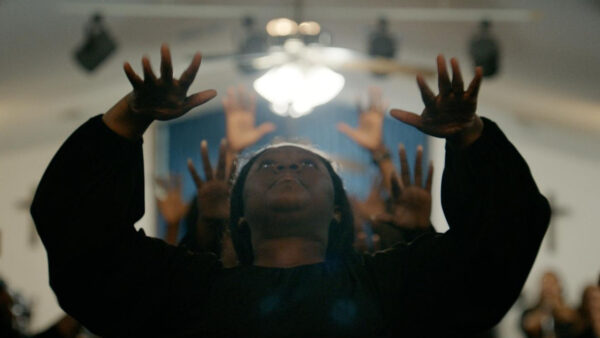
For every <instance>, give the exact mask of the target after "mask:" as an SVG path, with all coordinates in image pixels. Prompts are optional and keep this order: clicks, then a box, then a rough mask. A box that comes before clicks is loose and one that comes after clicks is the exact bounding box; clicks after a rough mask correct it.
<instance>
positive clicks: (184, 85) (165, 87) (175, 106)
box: [123, 44, 217, 120]
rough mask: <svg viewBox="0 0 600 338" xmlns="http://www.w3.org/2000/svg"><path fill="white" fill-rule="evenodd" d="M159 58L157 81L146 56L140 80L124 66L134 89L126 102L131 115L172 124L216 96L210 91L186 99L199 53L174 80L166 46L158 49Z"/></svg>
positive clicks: (199, 56) (199, 58)
mask: <svg viewBox="0 0 600 338" xmlns="http://www.w3.org/2000/svg"><path fill="white" fill-rule="evenodd" d="M160 54H161V62H160V78H157V77H156V75H154V72H153V71H152V66H151V65H150V59H149V58H148V57H147V56H144V57H142V68H143V72H144V79H143V80H142V79H141V78H140V77H139V76H138V75H137V74H136V73H135V72H134V71H133V69H132V68H131V65H130V64H129V62H126V63H125V64H124V66H123V69H124V70H125V74H126V75H127V78H128V79H129V82H131V85H132V86H133V91H132V92H131V94H130V95H129V96H128V100H127V101H128V103H129V107H130V108H131V111H132V112H133V113H134V114H137V115H142V116H144V117H147V118H151V119H153V120H171V119H174V118H177V117H179V116H181V115H183V114H185V113H187V112H188V111H189V110H190V109H192V108H194V107H196V106H199V105H201V104H203V103H205V102H206V101H208V100H210V99H212V98H213V97H215V96H216V94H217V93H216V91H214V90H212V89H209V90H205V91H202V92H199V93H195V94H193V95H190V96H187V91H188V89H189V88H190V85H191V84H192V82H193V81H194V78H195V77H196V73H197V72H198V69H199V68H200V62H201V60H202V56H201V55H200V53H196V54H195V55H194V59H193V60H192V63H191V64H190V65H189V67H188V68H187V69H186V70H185V71H184V72H183V74H181V77H180V78H179V79H175V78H173V65H172V63H171V53H170V51H169V47H168V46H167V45H166V44H163V45H162V46H161V49H160Z"/></svg>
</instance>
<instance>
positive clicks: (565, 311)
mask: <svg viewBox="0 0 600 338" xmlns="http://www.w3.org/2000/svg"><path fill="white" fill-rule="evenodd" d="M562 293H563V292H562V286H561V284H560V281H559V279H558V276H557V275H556V273H554V272H552V271H548V272H546V273H544V275H543V277H542V283H541V292H540V298H539V300H538V303H537V304H536V305H535V306H534V307H533V308H530V309H528V310H525V312H523V315H522V317H521V328H522V329H523V332H524V333H525V334H526V335H527V337H531V338H538V337H539V338H547V337H557V338H565V337H575V336H576V335H577V332H578V331H579V327H580V318H579V316H578V314H577V312H576V311H575V310H574V309H572V308H571V307H569V306H568V305H567V304H566V303H565V301H564V299H563V294H562Z"/></svg>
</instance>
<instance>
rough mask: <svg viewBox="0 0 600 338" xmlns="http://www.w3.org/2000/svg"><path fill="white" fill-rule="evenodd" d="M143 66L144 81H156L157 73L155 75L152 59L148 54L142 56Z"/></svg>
mask: <svg viewBox="0 0 600 338" xmlns="http://www.w3.org/2000/svg"><path fill="white" fill-rule="evenodd" d="M142 68H143V69H144V82H146V83H155V82H156V75H154V71H152V65H151V64H150V59H149V58H148V57H147V56H144V57H143V58H142Z"/></svg>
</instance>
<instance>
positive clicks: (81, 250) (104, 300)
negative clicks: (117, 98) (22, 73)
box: [31, 116, 218, 336]
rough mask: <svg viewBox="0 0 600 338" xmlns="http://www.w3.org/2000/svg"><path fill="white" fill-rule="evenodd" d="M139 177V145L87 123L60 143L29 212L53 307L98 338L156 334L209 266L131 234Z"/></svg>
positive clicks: (98, 120) (205, 278) (206, 260)
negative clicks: (43, 256) (43, 254)
mask: <svg viewBox="0 0 600 338" xmlns="http://www.w3.org/2000/svg"><path fill="white" fill-rule="evenodd" d="M143 175H144V174H143V158H142V142H141V140H139V141H135V142H134V141H130V140H127V139H124V138H122V137H120V136H119V135H117V134H115V133H114V132H112V131H111V130H110V129H109V128H108V127H107V126H106V125H105V124H104V122H103V121H102V117H101V116H96V117H94V118H92V119H90V120H89V121H88V122H86V123H85V124H84V125H82V126H81V127H80V128H79V129H77V130H76V131H75V132H74V133H73V134H72V135H71V136H70V137H69V138H68V139H67V141H65V143H64V144H63V145H62V146H61V148H60V149H59V151H58V152H57V154H56V155H55V156H54V158H53V159H52V161H51V163H50V165H49V166H48V168H47V169H46V172H45V173H44V176H43V177H42V180H41V182H40V184H39V186H38V189H37V191H36V195H35V197H34V201H33V203H32V206H31V214H32V216H33V219H34V221H35V224H36V228H37V230H38V233H39V235H40V237H41V239H42V242H43V243H44V246H45V248H46V251H47V256H48V265H49V273H50V285H51V287H52V289H53V291H54V292H55V294H56V296H57V298H58V301H59V303H60V305H61V307H62V308H63V309H64V310H65V311H66V312H67V313H69V314H70V315H71V316H73V317H74V318H76V319H77V320H78V321H79V322H81V323H82V324H83V325H85V326H86V327H88V328H89V329H90V330H92V331H93V332H95V333H97V334H100V335H102V336H139V335H141V334H143V333H144V332H152V333H154V334H156V333H157V332H160V329H161V328H162V327H167V326H168V320H169V318H170V317H169V315H173V313H176V311H175V310H174V309H173V306H174V304H173V301H174V299H179V295H181V293H182V292H184V290H182V287H183V288H184V289H185V286H190V287H191V286H193V285H195V287H197V288H199V289H202V287H203V286H206V285H208V284H209V283H210V278H211V272H212V271H214V269H216V268H217V267H218V263H217V262H216V259H215V258H214V257H213V256H210V255H205V256H200V255H191V254H189V253H186V252H185V250H183V249H177V248H175V247H172V246H169V245H167V244H166V243H164V242H163V241H160V240H158V239H153V238H149V237H146V236H145V234H144V232H143V231H139V232H138V231H135V228H134V227H133V224H134V223H135V222H136V221H137V220H139V218H141V216H142V215H143V213H144V201H143V196H144V188H143V183H144V182H143ZM191 266H193V268H192V267H191ZM206 289H208V288H206ZM167 309H168V310H167ZM157 330H158V331H157Z"/></svg>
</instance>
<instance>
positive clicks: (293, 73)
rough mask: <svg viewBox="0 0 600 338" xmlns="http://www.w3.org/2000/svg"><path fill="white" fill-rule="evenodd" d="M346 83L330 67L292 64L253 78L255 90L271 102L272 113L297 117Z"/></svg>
mask: <svg viewBox="0 0 600 338" xmlns="http://www.w3.org/2000/svg"><path fill="white" fill-rule="evenodd" d="M344 83H345V80H344V77H343V76H342V75H340V74H338V73H336V72H334V71H333V70H331V69H329V68H327V67H324V66H308V67H302V66H301V65H298V64H295V63H290V64H286V65H283V66H280V67H277V68H273V69H271V70H269V71H268V72H267V73H266V74H264V75H263V76H261V77H260V78H258V79H257V80H256V81H254V89H255V90H256V91H257V92H258V93H259V94H260V95H261V96H262V97H264V98H265V99H267V100H268V101H269V102H271V107H272V109H273V112H275V113H276V114H278V115H282V116H291V117H294V118H296V117H301V116H304V115H307V114H309V113H310V112H311V111H312V110H313V108H314V107H316V106H318V105H322V104H324V103H327V102H329V101H331V100H332V99H333V98H334V97H336V96H337V95H338V94H339V93H340V91H341V90H342V88H343V87H344Z"/></svg>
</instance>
